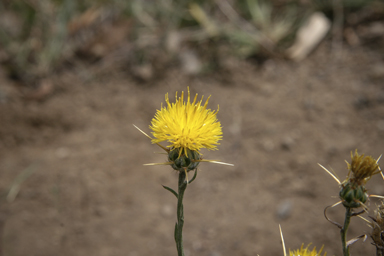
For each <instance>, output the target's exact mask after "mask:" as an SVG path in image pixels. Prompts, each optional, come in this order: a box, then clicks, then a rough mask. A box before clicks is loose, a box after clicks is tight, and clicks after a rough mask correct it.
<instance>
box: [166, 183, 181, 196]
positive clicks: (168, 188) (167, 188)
mask: <svg viewBox="0 0 384 256" xmlns="http://www.w3.org/2000/svg"><path fill="white" fill-rule="evenodd" d="M162 186H163V188H165V189H166V190H168V191H169V192H171V193H172V194H174V195H175V197H176V198H179V195H178V194H177V193H176V191H175V190H173V189H171V188H170V187H167V186H164V185H162Z"/></svg>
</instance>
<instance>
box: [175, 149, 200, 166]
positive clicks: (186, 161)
mask: <svg viewBox="0 0 384 256" xmlns="http://www.w3.org/2000/svg"><path fill="white" fill-rule="evenodd" d="M180 150H182V149H178V148H174V149H172V150H171V151H169V153H168V161H169V162H171V163H172V164H171V166H172V168H173V169H175V170H176V171H179V172H180V171H184V170H185V169H186V170H187V172H188V171H192V170H195V169H196V168H197V166H198V165H199V163H200V162H198V161H199V160H201V156H200V154H199V153H198V152H197V151H194V150H189V149H187V151H186V152H187V154H184V150H183V153H182V154H181V155H180ZM179 155H180V156H179Z"/></svg>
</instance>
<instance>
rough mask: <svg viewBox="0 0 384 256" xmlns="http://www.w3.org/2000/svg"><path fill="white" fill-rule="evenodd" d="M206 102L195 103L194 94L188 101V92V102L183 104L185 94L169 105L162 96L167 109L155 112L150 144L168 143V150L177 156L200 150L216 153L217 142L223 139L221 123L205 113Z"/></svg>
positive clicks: (213, 114) (214, 116)
mask: <svg viewBox="0 0 384 256" xmlns="http://www.w3.org/2000/svg"><path fill="white" fill-rule="evenodd" d="M208 100H209V97H208V99H207V100H206V102H205V103H204V104H203V98H202V99H201V100H200V101H197V94H196V96H195V98H194V100H193V102H191V101H190V93H189V88H188V99H187V102H184V92H182V93H181V97H179V98H177V92H176V102H175V103H170V102H169V99H168V94H166V95H165V101H166V103H167V105H166V106H165V107H164V106H162V107H161V109H160V110H157V112H156V115H155V117H154V118H153V119H152V123H151V126H150V128H151V129H152V131H153V132H152V135H153V136H154V137H155V138H153V139H152V143H159V142H162V141H168V142H169V143H170V145H168V146H167V147H168V148H172V149H177V150H178V151H179V155H181V154H183V153H184V154H187V150H192V151H197V152H199V150H200V149H201V148H207V149H216V146H217V145H219V143H218V141H219V140H221V138H222V136H221V135H222V134H223V133H222V131H221V125H220V122H219V121H218V120H217V118H216V114H217V111H218V110H217V111H212V110H210V109H207V105H208Z"/></svg>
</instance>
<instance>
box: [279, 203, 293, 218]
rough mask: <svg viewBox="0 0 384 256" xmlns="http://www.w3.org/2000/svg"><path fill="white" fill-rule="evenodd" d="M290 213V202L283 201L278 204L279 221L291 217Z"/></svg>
mask: <svg viewBox="0 0 384 256" xmlns="http://www.w3.org/2000/svg"><path fill="white" fill-rule="evenodd" d="M291 212H292V202H291V201H290V200H285V201H284V202H282V203H280V204H279V206H278V208H277V217H278V218H279V219H281V220H285V219H287V218H289V217H290V216H291Z"/></svg>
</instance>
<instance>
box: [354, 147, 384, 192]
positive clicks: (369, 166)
mask: <svg viewBox="0 0 384 256" xmlns="http://www.w3.org/2000/svg"><path fill="white" fill-rule="evenodd" d="M351 158H352V161H351V164H349V163H348V162H347V165H348V170H349V173H348V180H350V181H351V182H352V183H356V184H358V185H364V184H365V183H367V181H368V180H369V179H370V178H371V177H372V176H373V175H375V174H378V173H380V172H381V170H380V167H379V165H378V163H377V162H378V160H375V159H374V158H372V157H371V156H364V154H362V155H359V154H358V153H357V150H356V151H355V154H354V155H353V154H352V152H351ZM351 173H352V175H351Z"/></svg>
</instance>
